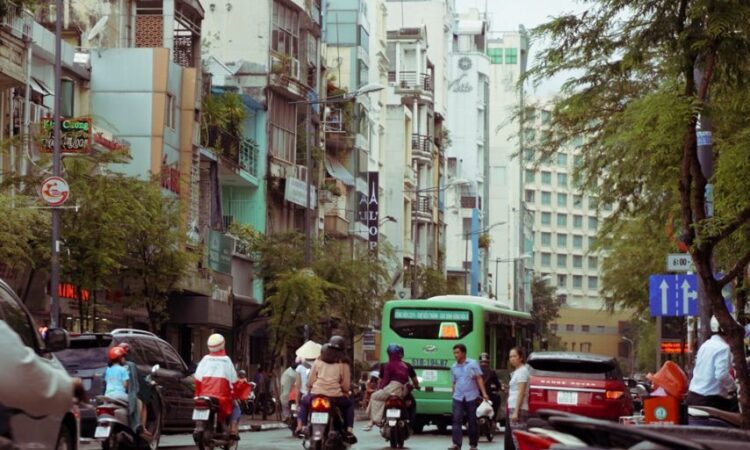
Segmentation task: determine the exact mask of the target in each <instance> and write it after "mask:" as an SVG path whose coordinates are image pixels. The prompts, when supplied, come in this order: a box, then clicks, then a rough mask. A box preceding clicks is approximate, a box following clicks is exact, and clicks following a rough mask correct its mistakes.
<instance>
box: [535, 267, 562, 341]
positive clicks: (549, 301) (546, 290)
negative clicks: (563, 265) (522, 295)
mask: <svg viewBox="0 0 750 450" xmlns="http://www.w3.org/2000/svg"><path fill="white" fill-rule="evenodd" d="M531 298H532V305H531V320H532V321H533V322H534V330H535V334H537V335H538V336H539V337H541V338H542V339H547V340H550V338H551V337H552V335H554V333H553V332H552V331H551V330H550V324H551V323H552V322H554V321H555V320H557V318H558V317H560V301H559V300H558V299H557V296H556V295H555V288H554V286H552V285H550V284H549V283H547V282H546V281H545V280H543V279H542V278H541V277H534V279H533V280H532V282H531Z"/></svg>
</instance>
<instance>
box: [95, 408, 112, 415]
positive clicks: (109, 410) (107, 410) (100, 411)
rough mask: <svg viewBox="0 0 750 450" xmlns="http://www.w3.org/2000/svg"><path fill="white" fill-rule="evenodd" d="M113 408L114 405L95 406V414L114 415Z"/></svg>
mask: <svg viewBox="0 0 750 450" xmlns="http://www.w3.org/2000/svg"><path fill="white" fill-rule="evenodd" d="M115 409H116V408H115V407H114V406H97V407H96V415H97V416H114V415H115Z"/></svg>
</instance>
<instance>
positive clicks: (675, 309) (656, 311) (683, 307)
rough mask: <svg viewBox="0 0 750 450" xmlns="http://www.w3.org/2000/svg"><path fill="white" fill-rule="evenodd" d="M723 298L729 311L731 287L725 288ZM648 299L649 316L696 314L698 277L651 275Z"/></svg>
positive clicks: (730, 309)
mask: <svg viewBox="0 0 750 450" xmlns="http://www.w3.org/2000/svg"><path fill="white" fill-rule="evenodd" d="M723 293H724V300H725V302H726V305H727V308H728V309H729V312H730V313H731V312H732V311H733V307H732V291H731V287H729V288H727V289H725V290H724V291H723ZM648 299H649V309H650V311H651V317H657V316H697V315H698V278H697V276H696V275H693V274H689V275H687V274H680V275H672V274H668V275H651V276H649V278H648Z"/></svg>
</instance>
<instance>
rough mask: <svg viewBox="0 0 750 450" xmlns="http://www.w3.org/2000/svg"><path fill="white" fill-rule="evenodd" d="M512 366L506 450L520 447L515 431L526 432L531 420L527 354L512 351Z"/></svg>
mask: <svg viewBox="0 0 750 450" xmlns="http://www.w3.org/2000/svg"><path fill="white" fill-rule="evenodd" d="M509 358H510V365H511V366H513V369H514V370H513V374H512V375H511V376H510V386H509V388H508V416H507V417H508V420H507V424H506V425H507V426H506V428H505V448H506V449H513V448H517V447H518V445H517V444H518V443H517V442H516V439H515V437H513V434H512V432H513V430H525V429H526V421H527V420H528V418H529V369H528V367H526V354H525V352H524V351H523V349H522V348H520V347H513V348H512V349H510V354H509Z"/></svg>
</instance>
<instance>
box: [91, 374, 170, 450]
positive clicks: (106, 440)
mask: <svg viewBox="0 0 750 450" xmlns="http://www.w3.org/2000/svg"><path fill="white" fill-rule="evenodd" d="M158 370H159V365H158V364H157V365H155V366H154V367H153V368H152V369H151V375H149V376H148V377H147V378H146V381H147V382H148V383H151V385H152V386H153V387H154V388H155V389H156V388H158V385H157V384H156V382H155V381H153V375H155V374H156V372H157V371H158ZM96 403H97V406H96V422H97V424H96V430H95V431H94V439H96V440H97V441H99V442H100V443H101V446H102V450H119V449H121V448H128V449H137V450H141V449H150V450H156V449H157V448H158V447H159V436H158V433H157V436H156V437H155V438H154V439H151V440H150V441H148V440H146V439H144V438H142V437H141V436H140V435H139V434H138V433H137V432H136V430H133V428H131V426H130V416H129V414H128V406H129V405H128V402H127V401H126V400H117V399H113V398H109V397H106V396H103V395H100V396H98V397H96ZM157 414H158V412H157ZM157 423H158V420H157Z"/></svg>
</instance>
